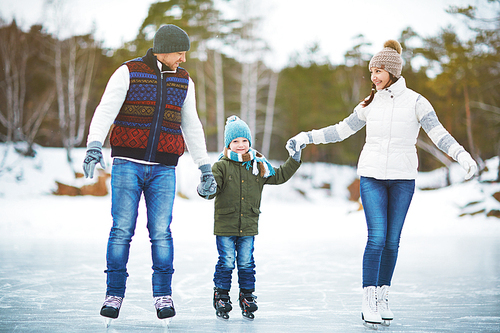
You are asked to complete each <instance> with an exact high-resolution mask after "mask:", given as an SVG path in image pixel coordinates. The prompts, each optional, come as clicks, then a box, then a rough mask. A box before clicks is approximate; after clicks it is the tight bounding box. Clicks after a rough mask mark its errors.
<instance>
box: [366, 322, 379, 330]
mask: <svg viewBox="0 0 500 333" xmlns="http://www.w3.org/2000/svg"><path fill="white" fill-rule="evenodd" d="M363 325H364V326H365V327H367V328H369V329H371V330H374V331H377V330H378V325H379V324H374V323H368V322H366V321H365V322H363Z"/></svg>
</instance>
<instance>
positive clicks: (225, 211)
mask: <svg viewBox="0 0 500 333" xmlns="http://www.w3.org/2000/svg"><path fill="white" fill-rule="evenodd" d="M235 211H236V208H234V207H227V208H219V209H217V215H227V214H231V213H234V212H235Z"/></svg>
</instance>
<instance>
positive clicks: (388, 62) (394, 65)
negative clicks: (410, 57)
mask: <svg viewBox="0 0 500 333" xmlns="http://www.w3.org/2000/svg"><path fill="white" fill-rule="evenodd" d="M402 50H403V49H402V47H401V44H399V42H398V41H396V40H393V39H390V40H388V41H387V42H385V43H384V49H383V50H382V51H380V52H379V53H377V54H375V55H374V56H373V58H372V60H370V64H369V65H368V69H372V67H377V68H382V69H384V70H386V71H388V72H389V73H391V74H392V75H394V76H395V77H397V78H398V79H399V77H400V76H401V70H402V69H403V58H401V51H402Z"/></svg>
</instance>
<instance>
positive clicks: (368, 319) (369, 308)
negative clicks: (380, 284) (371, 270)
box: [361, 286, 382, 330]
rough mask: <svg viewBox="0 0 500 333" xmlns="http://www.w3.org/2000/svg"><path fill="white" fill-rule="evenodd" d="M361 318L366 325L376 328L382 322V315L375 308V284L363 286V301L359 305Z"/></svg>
mask: <svg viewBox="0 0 500 333" xmlns="http://www.w3.org/2000/svg"><path fill="white" fill-rule="evenodd" d="M361 319H363V321H364V323H363V325H365V326H366V327H368V328H370V329H373V330H376V329H378V325H380V324H381V323H382V317H380V313H379V312H378V308H377V288H376V287H375V286H370V287H365V288H363V303H362V306H361Z"/></svg>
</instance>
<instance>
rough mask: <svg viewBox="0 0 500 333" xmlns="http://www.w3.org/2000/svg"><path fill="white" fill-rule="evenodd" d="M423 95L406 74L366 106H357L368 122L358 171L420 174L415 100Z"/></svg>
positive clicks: (377, 175) (394, 175)
mask: <svg viewBox="0 0 500 333" xmlns="http://www.w3.org/2000/svg"><path fill="white" fill-rule="evenodd" d="M419 96H420V95H419V94H418V93H416V92H414V91H413V90H410V89H408V88H406V84H405V80H404V78H400V79H399V80H398V81H397V82H396V83H394V84H393V85H391V86H390V87H389V88H387V89H383V90H381V91H379V92H377V93H376V94H375V97H374V99H373V101H372V103H370V105H368V106H367V107H365V108H362V107H361V106H358V107H357V108H356V111H357V112H358V117H359V119H360V120H364V121H365V122H366V142H365V145H364V147H363V150H362V152H361V155H360V157H359V161H358V175H359V176H364V177H373V178H376V179H415V178H416V177H417V169H418V157H417V149H416V146H415V145H416V143H417V137H418V133H419V131H420V123H419V121H418V119H417V113H416V103H417V99H418V97H419Z"/></svg>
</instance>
